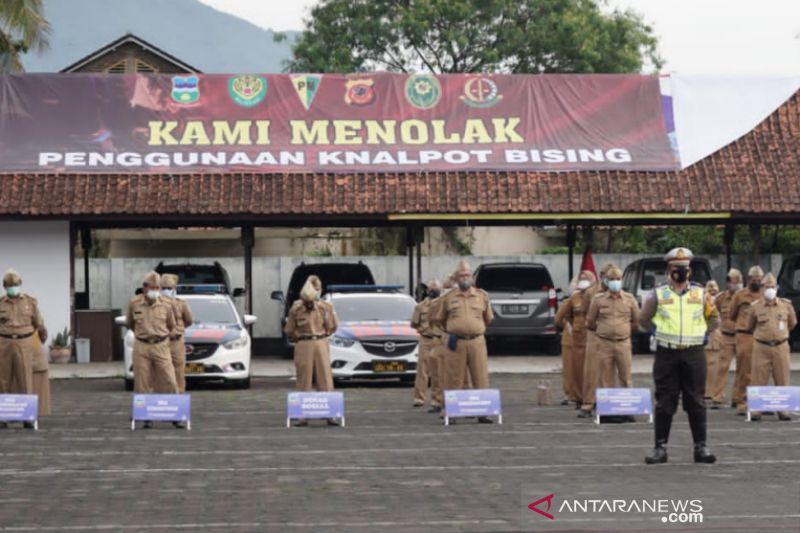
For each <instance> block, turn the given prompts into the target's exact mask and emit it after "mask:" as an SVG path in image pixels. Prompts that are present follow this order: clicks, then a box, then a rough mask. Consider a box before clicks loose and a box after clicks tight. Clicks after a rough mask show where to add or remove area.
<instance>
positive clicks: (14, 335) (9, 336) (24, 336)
mask: <svg viewBox="0 0 800 533" xmlns="http://www.w3.org/2000/svg"><path fill="white" fill-rule="evenodd" d="M32 336H33V332H32V331H31V332H30V333H11V334H8V333H0V337H3V338H4V339H27V338H28V337H32Z"/></svg>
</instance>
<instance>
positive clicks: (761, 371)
mask: <svg viewBox="0 0 800 533" xmlns="http://www.w3.org/2000/svg"><path fill="white" fill-rule="evenodd" d="M763 284H764V297H763V298H762V299H760V300H756V301H755V302H753V304H752V306H751V308H750V318H749V323H748V326H747V329H748V330H749V331H752V332H753V339H755V343H754V344H753V359H752V365H753V367H752V373H751V379H750V385H752V386H757V385H768V384H769V376H770V374H772V380H773V381H774V382H775V386H778V387H780V386H786V385H789V377H790V376H791V368H790V363H791V360H790V354H789V352H790V348H789V332H790V331H792V330H793V329H794V328H795V326H797V315H795V312H794V307H793V306H792V302H791V301H790V300H787V299H786V298H778V297H777V295H778V286H777V281H776V280H775V276H773V275H772V273H769V274H767V275H766V276H764V279H763ZM750 419H751V420H761V413H751V414H750ZM778 419H780V420H791V419H792V417H791V416H789V413H785V412H779V413H778Z"/></svg>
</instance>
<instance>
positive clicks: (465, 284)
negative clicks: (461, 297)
mask: <svg viewBox="0 0 800 533" xmlns="http://www.w3.org/2000/svg"><path fill="white" fill-rule="evenodd" d="M470 287H472V280H471V279H465V280H462V281H459V282H458V288H459V289H461V290H462V291H465V290H467V289H469V288H470Z"/></svg>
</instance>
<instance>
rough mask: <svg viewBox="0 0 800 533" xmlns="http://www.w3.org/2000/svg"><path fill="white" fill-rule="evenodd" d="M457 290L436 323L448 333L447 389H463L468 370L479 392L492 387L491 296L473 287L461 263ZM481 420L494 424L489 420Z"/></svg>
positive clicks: (440, 308) (439, 310)
mask: <svg viewBox="0 0 800 533" xmlns="http://www.w3.org/2000/svg"><path fill="white" fill-rule="evenodd" d="M455 277H456V283H457V285H458V288H457V289H453V290H452V291H450V292H449V293H447V294H446V295H444V296H443V297H442V302H441V304H440V305H439V306H438V307H437V313H436V315H435V316H434V318H433V321H434V322H435V323H437V324H438V325H439V327H441V328H443V329H444V331H446V332H447V335H448V338H447V340H446V344H445V346H444V348H443V349H442V351H443V352H444V369H445V370H444V373H445V389H446V390H456V389H461V388H463V386H464V368H465V367H466V369H467V371H468V372H469V375H470V378H471V380H472V385H473V386H474V387H475V388H476V389H487V388H489V361H488V354H487V352H486V338H485V337H484V336H483V334H484V332H485V331H486V326H487V325H489V323H490V322H491V321H492V320H493V319H494V313H493V312H492V306H491V304H490V302H489V295H488V294H487V293H486V292H484V291H483V290H481V289H476V288H475V287H473V279H472V270H471V269H470V267H469V264H467V263H466V262H465V261H461V262H460V263H459V265H458V268H457V269H456V273H455ZM478 421H479V422H481V423H484V424H491V423H492V420H491V419H490V418H488V417H479V418H478Z"/></svg>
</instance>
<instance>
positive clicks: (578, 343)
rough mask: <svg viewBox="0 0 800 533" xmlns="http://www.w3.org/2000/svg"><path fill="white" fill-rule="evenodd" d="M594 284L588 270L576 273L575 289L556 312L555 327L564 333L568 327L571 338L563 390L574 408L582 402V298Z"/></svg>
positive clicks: (584, 345)
mask: <svg viewBox="0 0 800 533" xmlns="http://www.w3.org/2000/svg"><path fill="white" fill-rule="evenodd" d="M594 285H595V277H594V274H593V273H592V272H590V271H588V270H584V271H582V272H581V273H580V274H578V283H577V284H576V285H575V291H574V292H573V293H572V294H571V295H570V297H569V298H568V299H567V301H566V302H564V303H563V304H561V307H559V308H558V312H557V313H556V327H558V328H560V329H563V330H564V331H565V333H566V331H567V328H569V329H570V337H571V339H572V345H571V354H570V358H569V361H567V360H566V359H565V360H564V362H563V364H564V380H565V381H566V382H567V383H566V384H565V386H564V389H565V392H567V394H569V395H571V398H570V399H572V400H574V401H575V408H576V409H577V408H579V407H580V406H581V405H582V404H583V400H582V398H583V366H584V360H585V358H586V315H585V313H584V305H583V303H584V299H585V298H586V294H587V292H588V290H589V289H590V288H591V287H593V286H594Z"/></svg>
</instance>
